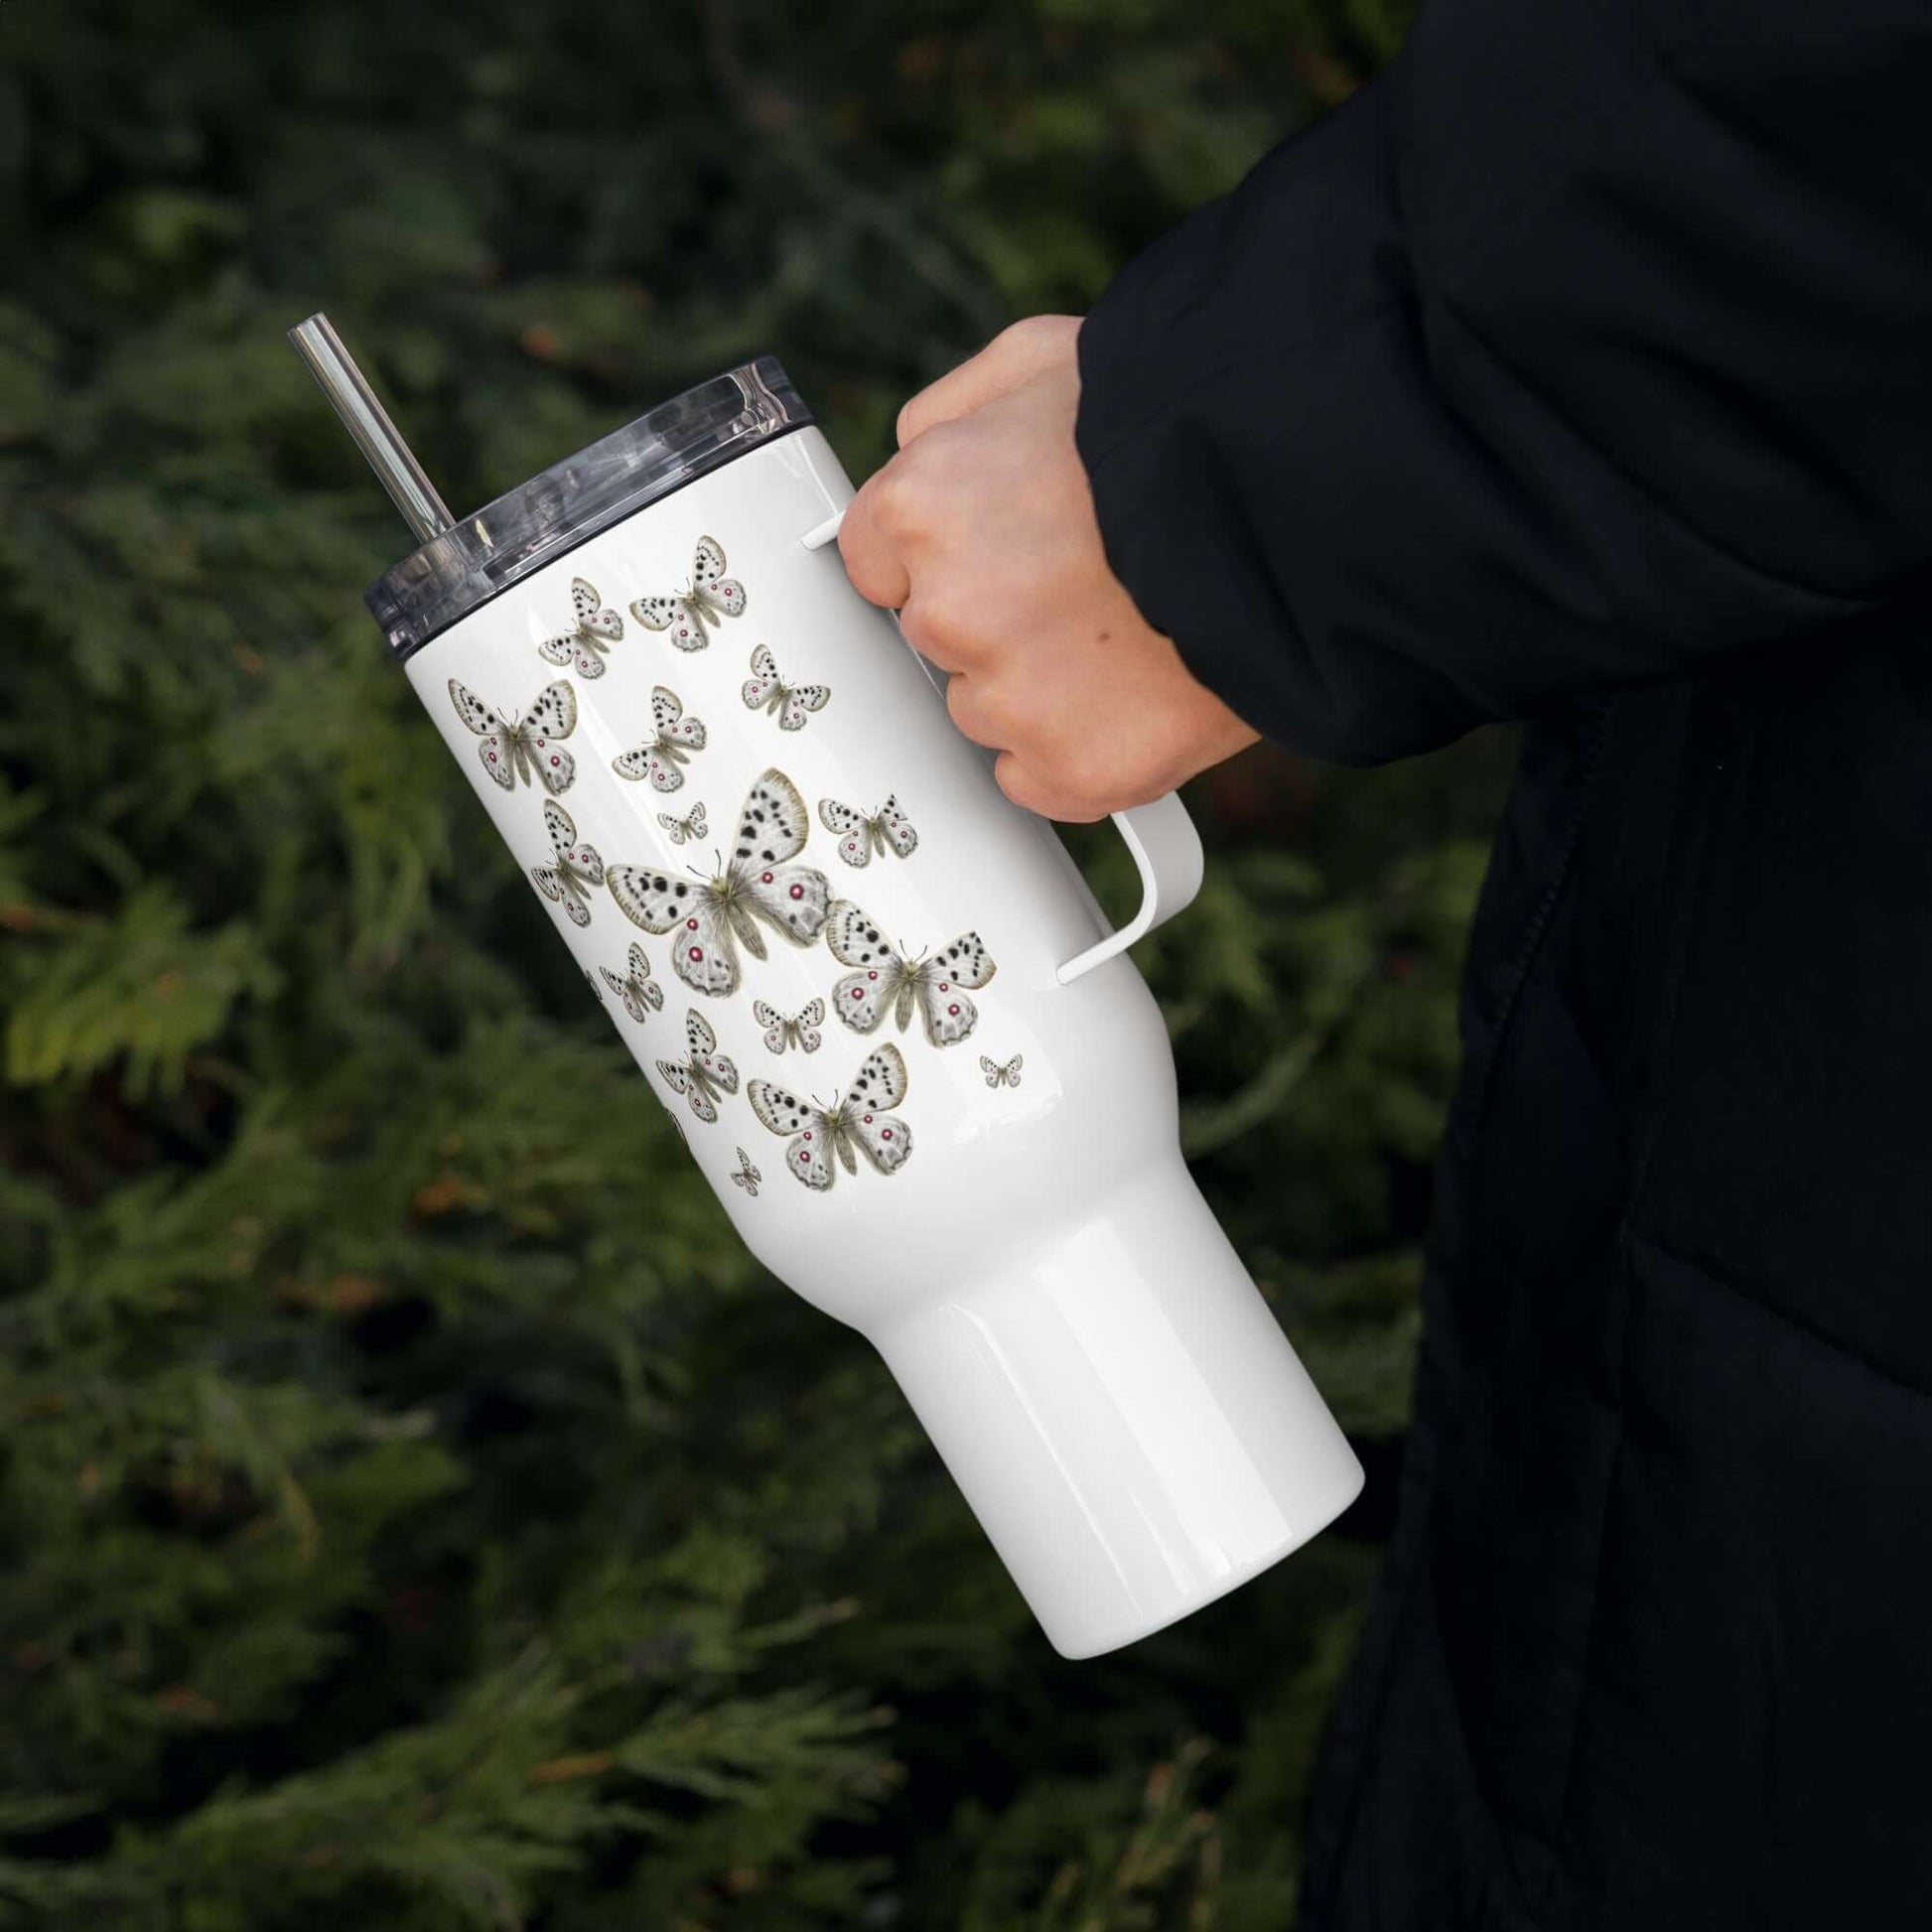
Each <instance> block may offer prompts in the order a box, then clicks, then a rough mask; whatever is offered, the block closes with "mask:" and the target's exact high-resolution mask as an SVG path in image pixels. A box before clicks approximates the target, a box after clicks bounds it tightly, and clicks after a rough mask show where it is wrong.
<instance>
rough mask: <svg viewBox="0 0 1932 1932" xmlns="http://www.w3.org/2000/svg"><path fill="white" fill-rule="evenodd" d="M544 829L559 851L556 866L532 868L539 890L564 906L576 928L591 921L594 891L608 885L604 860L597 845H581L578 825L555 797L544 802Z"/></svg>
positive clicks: (557, 851) (555, 903) (552, 900)
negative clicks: (598, 887) (606, 883)
mask: <svg viewBox="0 0 1932 1932" xmlns="http://www.w3.org/2000/svg"><path fill="white" fill-rule="evenodd" d="M543 823H544V829H545V830H546V831H548V832H549V834H550V843H551V845H552V846H553V847H554V848H555V849H556V854H557V863H556V864H555V865H554V866H532V867H531V868H530V877H531V879H533V880H534V881H535V882H536V889H537V891H538V892H540V893H541V894H542V895H543V896H544V897H545V898H547V899H549V900H550V902H551V903H552V904H553V905H561V906H562V907H563V908H564V913H565V916H566V917H567V918H568V919H569V920H570V922H571V924H572V925H589V924H590V922H591V897H590V889H591V888H592V887H593V886H601V885H603V884H604V861H603V860H602V859H600V858H599V857H598V854H597V847H596V846H594V845H579V844H578V843H577V825H576V822H575V820H573V819H572V817H571V815H570V814H569V813H568V812H567V811H565V810H564V808H563V807H562V806H561V805H560V804H558V803H557V801H556V800H555V799H554V798H546V799H545V800H544V801H543Z"/></svg>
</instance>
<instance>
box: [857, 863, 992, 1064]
mask: <svg viewBox="0 0 1932 1932" xmlns="http://www.w3.org/2000/svg"><path fill="white" fill-rule="evenodd" d="M825 943H826V944H827V945H828V946H830V947H831V949H832V956H833V958H834V959H836V960H837V961H838V962H839V964H840V965H842V966H856V967H858V968H859V971H857V972H855V973H848V974H846V976H845V977H844V979H842V980H840V981H839V983H838V985H836V986H835V987H834V988H833V989H832V1011H833V1012H834V1013H836V1014H837V1015H838V1016H839V1019H840V1020H841V1021H842V1022H844V1024H845V1025H846V1026H848V1027H850V1028H851V1029H852V1031H853V1032H854V1033H855V1034H869V1033H871V1032H872V1031H873V1030H874V1029H875V1028H876V1027H877V1026H878V1025H879V1023H880V1021H881V1020H883V1019H884V1018H885V1017H886V1013H887V1010H888V1008H890V1009H891V1010H892V1012H893V1016H894V1018H895V1019H896V1020H897V1022H898V1030H899V1032H900V1033H903V1032H904V1031H905V1029H906V1028H907V1026H909V1025H910V1024H911V1020H912V1007H913V1004H914V1001H915V1000H916V1002H917V1005H918V1009H919V1014H920V1017H921V1019H923V1020H924V1022H925V1036H926V1038H927V1039H929V1040H930V1041H931V1042H932V1044H933V1045H935V1046H951V1045H952V1044H953V1043H954V1042H955V1041H957V1040H962V1039H964V1038H965V1037H966V1035H968V1034H970V1033H971V1032H972V1031H973V1029H974V1028H975V1027H976V1026H978V1025H979V1017H980V1016H979V1009H978V1008H977V1007H976V1006H974V1004H973V1003H972V1001H971V1000H969V999H968V998H967V997H966V995H965V993H964V992H963V991H962V990H961V989H962V988H965V987H969V986H970V987H975V988H977V987H981V986H984V985H985V984H986V983H987V981H988V980H990V979H991V978H992V977H993V974H994V970H995V968H994V965H993V955H992V954H991V953H989V952H988V951H987V950H986V947H985V946H984V945H983V944H982V943H981V940H980V936H979V934H978V933H977V932H962V933H961V934H960V935H959V937H958V938H957V939H955V940H954V941H953V942H952V944H951V945H949V946H947V947H944V948H943V949H942V950H941V951H940V952H938V953H937V954H935V955H934V956H933V957H932V958H931V959H914V960H907V959H905V958H902V957H901V956H900V955H899V954H898V953H897V952H895V951H894V950H893V948H892V947H891V946H890V945H888V944H887V943H886V941H885V939H884V938H883V937H882V936H881V934H880V931H879V927H878V925H877V924H875V923H874V921H873V920H872V918H871V917H870V916H869V915H868V914H866V913H865V912H862V911H861V910H860V909H859V907H858V906H856V905H854V904H853V903H852V901H851V900H850V899H849V898H840V899H834V900H833V901H832V905H831V909H830V910H829V911H828V912H827V913H826V915H825Z"/></svg>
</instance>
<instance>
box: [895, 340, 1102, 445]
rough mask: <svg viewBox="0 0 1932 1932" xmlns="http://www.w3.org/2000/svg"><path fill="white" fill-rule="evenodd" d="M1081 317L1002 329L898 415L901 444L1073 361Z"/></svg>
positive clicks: (914, 398)
mask: <svg viewBox="0 0 1932 1932" xmlns="http://www.w3.org/2000/svg"><path fill="white" fill-rule="evenodd" d="M1079 335H1080V318H1079V317H1078V316H1029V317H1028V318H1027V319H1026V321H1025V322H1016V323H1015V324H1014V325H1013V326H1012V328H1010V329H1003V330H1001V332H1000V333H999V334H998V335H997V336H995V337H994V338H993V340H992V341H991V342H990V343H988V344H987V345H986V346H985V347H984V348H983V349H981V350H980V352H979V353H978V354H977V355H975V356H973V357H972V358H971V359H970V360H968V361H965V362H962V363H960V365H959V366H958V368H956V369H953V370H951V371H950V372H948V373H947V374H945V375H942V376H941V377H940V378H939V380H938V381H937V382H933V383H929V384H928V385H927V386H926V387H925V388H923V389H921V390H920V391H919V393H918V394H917V395H916V396H914V397H913V398H912V400H911V401H910V402H908V403H907V404H906V405H905V407H904V408H903V409H901V410H900V411H899V412H898V446H899V448H900V449H901V450H902V449H904V447H905V446H906V444H908V443H910V442H911V441H912V440H913V438H914V437H918V436H923V435H924V434H925V433H926V431H927V430H929V429H932V428H935V427H936V426H937V425H938V424H940V423H950V422H953V421H955V420H957V418H959V417H961V416H970V415H971V414H972V413H973V411H974V410H976V409H984V408H985V407H986V405H987V404H988V403H989V402H997V401H999V399H1000V398H1001V397H1002V396H1006V395H1011V394H1012V393H1013V391H1014V390H1016V389H1019V388H1023V387H1024V386H1025V385H1026V384H1027V383H1029V382H1031V381H1033V379H1034V378H1035V376H1038V375H1043V374H1045V373H1046V372H1047V371H1048V370H1049V369H1055V368H1059V367H1062V366H1064V365H1065V364H1066V363H1068V362H1070V361H1072V360H1073V357H1074V345H1075V343H1076V342H1077V341H1078V340H1079Z"/></svg>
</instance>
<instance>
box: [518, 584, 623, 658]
mask: <svg viewBox="0 0 1932 1932" xmlns="http://www.w3.org/2000/svg"><path fill="white" fill-rule="evenodd" d="M603 604H604V600H603V599H602V598H601V597H599V596H598V594H597V586H596V585H595V584H591V583H587V582H585V580H584V579H583V578H581V577H573V578H572V579H571V580H570V609H571V616H572V619H573V621H572V624H571V627H570V628H569V629H568V630H566V631H564V632H563V633H562V634H561V635H560V636H556V637H550V638H546V639H545V640H544V641H543V642H542V643H540V644H539V645H538V646H537V649H538V650H539V651H541V652H542V653H543V655H544V656H545V657H547V658H549V660H550V661H551V663H553V664H574V665H576V667H577V675H578V676H579V677H602V676H603V675H604V658H605V654H606V652H608V651H609V650H610V648H611V642H610V640H612V639H615V638H618V637H621V636H622V635H623V620H622V619H621V617H619V616H618V614H617V613H616V612H615V611H607V610H605V609H604V608H603Z"/></svg>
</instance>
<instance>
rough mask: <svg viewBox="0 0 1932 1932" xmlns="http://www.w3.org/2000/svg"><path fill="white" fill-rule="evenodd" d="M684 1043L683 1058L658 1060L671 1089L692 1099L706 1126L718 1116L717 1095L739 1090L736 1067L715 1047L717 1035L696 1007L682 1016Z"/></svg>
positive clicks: (692, 1103) (694, 1111) (692, 1109)
mask: <svg viewBox="0 0 1932 1932" xmlns="http://www.w3.org/2000/svg"><path fill="white" fill-rule="evenodd" d="M684 1043H685V1046H686V1047H687V1048H688V1049H689V1050H688V1052H687V1054H686V1056H685V1058H683V1059H682V1060H659V1061H658V1062H657V1070H658V1072H660V1073H661V1074H663V1076H664V1078H665V1080H666V1082H667V1083H668V1084H669V1086H670V1089H671V1091H672V1092H673V1093H681V1094H683V1096H684V1097H685V1099H686V1100H688V1101H689V1102H690V1103H691V1111H692V1112H693V1113H694V1114H696V1115H697V1117H698V1118H699V1119H700V1120H701V1121H703V1122H704V1123H705V1125H706V1126H709V1125H710V1124H711V1123H712V1122H713V1121H715V1120H716V1119H717V1118H718V1096H719V1094H721V1093H736V1092H737V1091H738V1068H737V1067H735V1066H734V1065H733V1064H732V1063H731V1061H730V1060H728V1059H727V1058H726V1057H725V1055H724V1054H723V1053H721V1052H719V1050H718V1035H716V1034H714V1033H713V1032H712V1031H711V1029H710V1027H709V1026H708V1025H706V1023H705V1019H704V1016H703V1015H702V1014H700V1013H698V1012H697V1011H696V1010H695V1009H694V1010H691V1011H688V1012H686V1014H685V1016H684Z"/></svg>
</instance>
